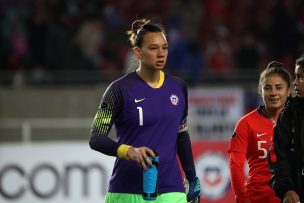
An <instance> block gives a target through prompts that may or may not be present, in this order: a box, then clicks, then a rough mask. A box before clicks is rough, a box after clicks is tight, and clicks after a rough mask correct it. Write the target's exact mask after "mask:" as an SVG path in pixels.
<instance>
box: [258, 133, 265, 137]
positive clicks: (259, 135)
mask: <svg viewBox="0 0 304 203" xmlns="http://www.w3.org/2000/svg"><path fill="white" fill-rule="evenodd" d="M266 134H267V133H257V137H261V136H263V135H266Z"/></svg>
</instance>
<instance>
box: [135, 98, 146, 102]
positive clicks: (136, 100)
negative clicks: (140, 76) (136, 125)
mask: <svg viewBox="0 0 304 203" xmlns="http://www.w3.org/2000/svg"><path fill="white" fill-rule="evenodd" d="M145 99H146V98H143V99H135V100H134V102H135V103H138V102H141V101H144V100H145Z"/></svg>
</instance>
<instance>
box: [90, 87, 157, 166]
mask: <svg viewBox="0 0 304 203" xmlns="http://www.w3.org/2000/svg"><path fill="white" fill-rule="evenodd" d="M122 105H123V96H122V94H121V90H120V89H119V88H118V86H117V85H116V84H115V83H112V84H111V85H110V86H109V87H108V88H107V90H106V91H105V93H104V95H103V97H102V99H101V102H100V106H99V108H98V111H97V113H96V115H95V118H94V121H93V125H92V128H91V136H90V141H89V144H90V147H91V148H92V149H93V150H96V151H98V152H101V153H103V154H106V155H110V156H117V157H119V158H122V159H130V160H134V161H136V162H137V163H139V164H140V165H141V166H142V167H143V169H145V170H146V169H147V168H148V166H152V163H151V161H150V160H149V158H148V155H151V156H152V157H155V154H154V152H153V151H152V150H151V149H149V148H147V147H144V146H143V147H138V148H135V147H132V146H130V145H127V144H119V143H117V142H115V141H114V140H112V139H111V138H109V137H108V134H109V131H110V129H111V127H112V125H113V123H115V121H116V119H117V117H118V116H119V114H120V111H121V109H122Z"/></svg>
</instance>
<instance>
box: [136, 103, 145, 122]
mask: <svg viewBox="0 0 304 203" xmlns="http://www.w3.org/2000/svg"><path fill="white" fill-rule="evenodd" d="M137 109H138V116H139V126H143V124H144V118H143V117H144V115H143V110H142V107H140V106H138V107H137Z"/></svg>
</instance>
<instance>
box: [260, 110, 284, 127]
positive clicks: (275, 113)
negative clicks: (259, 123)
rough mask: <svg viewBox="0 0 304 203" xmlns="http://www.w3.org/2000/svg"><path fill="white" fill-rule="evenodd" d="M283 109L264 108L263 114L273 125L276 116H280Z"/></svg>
mask: <svg viewBox="0 0 304 203" xmlns="http://www.w3.org/2000/svg"><path fill="white" fill-rule="evenodd" d="M282 109H283V108H280V109H275V110H274V109H269V108H266V107H265V109H264V110H265V114H266V115H267V117H268V118H269V119H270V120H271V121H272V123H273V124H275V123H276V122H277V119H278V116H279V115H280V113H281V111H282Z"/></svg>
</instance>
